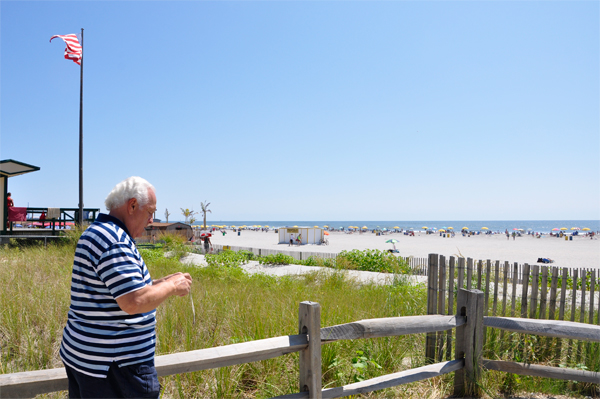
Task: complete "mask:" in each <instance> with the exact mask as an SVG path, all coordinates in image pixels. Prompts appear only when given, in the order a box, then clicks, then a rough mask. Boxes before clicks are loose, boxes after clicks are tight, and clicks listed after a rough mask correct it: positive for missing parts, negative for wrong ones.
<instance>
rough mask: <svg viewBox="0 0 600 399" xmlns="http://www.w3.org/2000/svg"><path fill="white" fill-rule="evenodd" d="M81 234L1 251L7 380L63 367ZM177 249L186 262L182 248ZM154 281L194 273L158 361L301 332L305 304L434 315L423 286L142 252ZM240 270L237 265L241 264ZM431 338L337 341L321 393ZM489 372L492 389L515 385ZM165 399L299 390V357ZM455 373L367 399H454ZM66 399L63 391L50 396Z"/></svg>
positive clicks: (234, 371)
mask: <svg viewBox="0 0 600 399" xmlns="http://www.w3.org/2000/svg"><path fill="white" fill-rule="evenodd" d="M76 238H77V235H75V236H74V237H71V238H70V239H69V240H67V243H66V244H65V245H62V246H54V245H50V246H49V247H48V248H47V249H45V248H43V247H42V246H32V247H28V248H18V247H15V248H10V247H6V246H5V247H4V248H1V249H0V284H1V286H2V290H1V291H0V351H1V352H0V373H13V372H19V371H29V370H38V369H44V368H54V367H62V363H61V361H60V358H59V356H58V347H59V345H60V340H61V336H62V329H63V327H64V325H65V324H66V317H67V312H68V307H69V291H70V278H71V267H72V261H73V253H74V244H73V243H74V242H75V240H76ZM169 245H170V250H171V251H175V253H176V254H178V253H179V252H180V251H181V248H180V243H179V242H178V241H177V240H173V242H171V243H170V244H169ZM142 252H143V256H144V259H145V260H146V263H147V265H148V268H149V270H150V273H151V275H152V276H153V277H154V278H158V277H161V276H164V275H167V274H171V273H174V272H176V271H184V272H189V273H190V274H191V275H192V277H193V279H194V284H193V288H192V296H191V298H193V301H194V308H195V315H196V317H195V319H194V317H193V312H192V304H191V301H190V297H189V296H188V297H173V298H170V299H168V300H167V301H166V302H165V303H163V304H162V305H161V306H160V307H159V308H158V310H157V337H158V342H157V355H163V354H169V353H176V352H181V351H189V350H195V349H202V348H209V347H215V346H219V345H228V344H233V343H239V342H247V341H252V340H258V339H263V338H270V337H275V336H281V335H290V334H296V333H297V329H298V304H299V303H300V302H301V301H306V300H310V301H314V302H318V303H320V304H321V324H322V326H323V327H325V326H332V325H335V324H342V323H348V322H351V321H356V320H360V319H370V318H379V317H394V316H410V315H423V314H426V308H425V306H426V297H427V293H426V290H425V288H424V287H423V286H412V285H408V284H404V283H403V282H402V280H401V279H399V280H397V284H395V285H390V286H378V285H371V284H364V283H359V282H356V281H353V280H351V279H349V278H347V276H346V274H345V272H344V271H341V270H339V271H336V272H333V273H332V272H329V273H322V272H321V273H319V272H315V273H312V274H308V275H305V276H297V277H279V278H275V277H270V276H266V275H252V276H250V275H247V274H245V273H244V272H243V271H242V270H241V269H240V268H239V267H236V266H230V267H224V266H222V265H219V264H218V263H217V262H214V263H213V264H212V265H210V266H208V267H205V268H198V267H193V266H186V265H183V264H181V263H179V262H178V260H177V258H178V257H177V256H175V257H171V258H166V257H164V256H163V253H162V251H160V250H143V251H142ZM234 263H235V262H234ZM424 341H425V338H424V334H420V335H410V336H402V337H389V338H378V339H372V340H353V341H339V342H334V343H329V344H326V345H323V346H322V356H323V358H322V373H323V386H324V387H334V386H340V385H344V384H348V383H352V382H355V381H360V380H363V379H368V378H372V377H375V376H378V375H384V374H389V373H393V372H397V371H400V370H404V369H408V368H414V367H419V366H422V365H423V364H425V359H424V352H425V350H424ZM503 375H504V374H500V373H496V374H493V373H487V374H486V377H485V378H484V381H483V384H484V385H485V388H486V390H487V391H490V392H499V391H500V390H501V389H502V386H503V385H506V386H508V385H510V384H511V381H507V380H506V379H503ZM160 381H161V384H162V386H163V394H162V397H163V398H186V399H188V398H266V397H272V396H276V395H282V394H286V393H293V392H298V390H299V387H298V354H297V353H295V354H289V355H285V356H281V357H278V358H275V359H270V360H265V361H260V362H253V363H248V364H242V365H237V366H230V367H224V368H219V369H213V370H204V371H200V372H194V373H186V374H181V375H175V376H168V377H163V378H161V379H160ZM452 382H453V379H452V374H451V375H446V376H442V377H437V378H433V379H429V380H426V381H422V382H419V383H413V384H408V385H403V386H400V387H396V388H393V389H388V390H384V391H380V392H375V393H371V394H369V395H367V396H368V397H371V398H397V397H402V398H440V397H445V396H448V395H449V394H450V393H451V392H452ZM512 383H513V385H512V388H513V391H518V390H520V388H521V387H523V386H526V387H527V388H528V389H530V390H533V391H542V392H543V391H544V390H547V391H549V390H552V389H554V388H553V387H555V386H556V385H553V386H552V387H548V386H544V384H546V385H547V384H548V383H544V382H542V383H540V382H539V381H537V380H534V379H525V378H522V379H518V381H516V382H515V381H513V382H512ZM41 397H48V398H64V397H66V393H65V392H59V393H52V394H49V395H42V396H41Z"/></svg>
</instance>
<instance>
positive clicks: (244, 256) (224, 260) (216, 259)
mask: <svg viewBox="0 0 600 399" xmlns="http://www.w3.org/2000/svg"><path fill="white" fill-rule="evenodd" d="M250 255H251V256H252V257H254V254H252V252H249V251H239V252H234V251H230V250H225V251H223V252H221V253H218V254H215V255H212V254H207V255H206V256H205V259H206V263H208V265H209V266H214V267H240V266H241V265H243V264H245V263H248V260H250V258H251V257H250Z"/></svg>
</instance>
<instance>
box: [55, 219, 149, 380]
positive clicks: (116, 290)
mask: <svg viewBox="0 0 600 399" xmlns="http://www.w3.org/2000/svg"><path fill="white" fill-rule="evenodd" d="M147 285H152V279H151V278H150V273H148V269H147V268H146V264H145V263H144V260H143V259H142V257H141V256H140V253H139V252H138V250H137V248H136V246H135V241H133V239H132V238H131V237H130V236H129V233H128V231H127V227H125V225H124V224H123V223H122V222H121V221H120V220H118V219H116V218H114V217H112V216H110V215H105V214H102V213H101V214H100V215H99V216H98V218H97V219H96V221H95V222H94V223H93V224H92V225H91V226H90V227H88V229H87V230H86V231H85V232H84V233H83V234H82V235H81V238H80V239H79V242H78V243H77V249H76V251H75V260H74V262H73V275H72V279H71V307H70V308H69V314H68V320H67V326H66V327H65V329H64V331H63V339H62V344H61V346H60V357H61V359H62V360H63V362H64V363H65V364H67V365H68V366H70V367H72V368H74V369H76V370H78V371H80V372H81V373H84V374H87V375H90V376H93V377H100V378H106V375H107V374H108V369H109V367H110V365H111V363H112V362H116V363H117V364H118V365H119V366H126V365H130V364H135V363H141V362H145V361H148V360H153V359H154V349H155V345H156V333H155V327H154V326H155V324H156V319H155V315H156V310H153V311H151V312H147V313H141V314H136V315H129V314H127V313H125V312H124V311H122V310H121V308H119V305H118V304H117V301H116V300H115V298H118V297H120V296H122V295H125V294H128V293H130V292H133V291H136V290H139V289H141V288H144V287H145V286H147Z"/></svg>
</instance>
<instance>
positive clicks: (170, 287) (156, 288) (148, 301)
mask: <svg viewBox="0 0 600 399" xmlns="http://www.w3.org/2000/svg"><path fill="white" fill-rule="evenodd" d="M191 287H192V277H191V276H190V275H189V273H175V274H171V275H169V276H166V277H163V278H161V279H158V280H154V281H153V282H152V285H147V286H145V287H144V288H142V289H140V290H137V291H134V292H130V293H129V294H125V295H123V296H120V297H119V298H117V304H118V305H119V307H120V308H121V310H123V311H124V312H125V313H128V314H138V313H145V312H150V311H152V310H154V309H156V308H157V307H158V305H160V304H161V303H163V302H164V301H165V300H166V299H167V298H169V297H171V296H175V295H177V296H185V295H187V294H189V292H190V289H191Z"/></svg>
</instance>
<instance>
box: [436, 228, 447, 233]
mask: <svg viewBox="0 0 600 399" xmlns="http://www.w3.org/2000/svg"><path fill="white" fill-rule="evenodd" d="M438 231H439V232H440V233H445V232H446V230H444V229H439V230H438Z"/></svg>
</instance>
